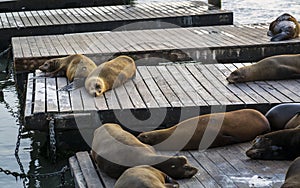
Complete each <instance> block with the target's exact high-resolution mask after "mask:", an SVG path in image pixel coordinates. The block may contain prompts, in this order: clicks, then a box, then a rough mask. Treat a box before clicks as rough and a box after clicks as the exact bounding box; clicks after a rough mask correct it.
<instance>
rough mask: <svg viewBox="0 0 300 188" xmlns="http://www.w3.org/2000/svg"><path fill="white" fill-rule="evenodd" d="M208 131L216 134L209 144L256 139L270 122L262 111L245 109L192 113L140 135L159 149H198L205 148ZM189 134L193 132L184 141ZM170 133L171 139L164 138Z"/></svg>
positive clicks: (226, 143)
mask: <svg viewBox="0 0 300 188" xmlns="http://www.w3.org/2000/svg"><path fill="white" fill-rule="evenodd" d="M218 127H220V128H218ZM206 129H207V130H206ZM205 131H207V133H208V135H216V137H214V136H210V137H211V138H210V139H211V140H210V141H211V143H210V144H211V145H208V146H209V147H218V146H225V145H229V144H234V143H239V142H246V141H250V140H253V139H254V138H255V137H256V136H257V135H260V134H262V133H266V132H268V131H270V126H269V122H268V120H267V119H266V118H265V116H264V115H263V114H261V113H260V112H259V111H256V110H252V109H243V110H237V111H232V112H225V113H214V114H207V115H201V116H197V117H193V118H190V119H187V120H185V121H182V122H180V123H178V124H177V125H175V126H173V127H170V128H167V129H161V130H154V131H149V132H144V133H141V134H140V135H138V137H137V138H138V139H139V140H140V141H142V142H143V143H145V144H149V145H152V146H154V148H156V149H159V150H198V149H206V148H202V147H203V146H200V142H201V141H202V139H203V136H204V132H205ZM186 135H191V136H190V137H189V139H188V140H187V142H186V143H182V142H183V140H186V139H185V136H186ZM170 136H172V142H164V141H165V140H166V139H169V137H170ZM170 138H171V137H170ZM208 146H207V147H208ZM180 147H181V148H180Z"/></svg>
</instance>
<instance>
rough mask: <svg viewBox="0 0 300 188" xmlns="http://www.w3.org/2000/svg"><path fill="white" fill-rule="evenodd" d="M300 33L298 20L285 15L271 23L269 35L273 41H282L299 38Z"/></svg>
mask: <svg viewBox="0 0 300 188" xmlns="http://www.w3.org/2000/svg"><path fill="white" fill-rule="evenodd" d="M299 31H300V29H299V23H298V21H297V20H296V18H294V17H293V16H291V15H290V14H287V13H285V14H282V15H281V16H279V17H278V18H277V19H276V20H274V21H273V22H271V24H270V26H269V31H268V33H267V35H268V36H271V37H272V38H271V41H281V40H288V39H293V38H296V37H298V36H299Z"/></svg>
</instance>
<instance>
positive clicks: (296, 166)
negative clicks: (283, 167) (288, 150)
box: [281, 157, 300, 188]
mask: <svg viewBox="0 0 300 188" xmlns="http://www.w3.org/2000/svg"><path fill="white" fill-rule="evenodd" d="M296 187H300V157H298V158H296V159H295V160H294V161H293V162H292V164H291V165H290V167H289V169H288V171H287V172H286V175H285V181H284V183H283V185H282V186H281V188H296Z"/></svg>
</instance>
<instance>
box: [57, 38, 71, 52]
mask: <svg viewBox="0 0 300 188" xmlns="http://www.w3.org/2000/svg"><path fill="white" fill-rule="evenodd" d="M56 37H57V39H58V40H59V42H60V44H61V45H62V46H63V47H64V49H65V52H66V53H67V54H76V52H75V50H74V49H73V48H72V46H71V45H70V44H69V42H68V41H67V40H66V39H65V37H64V36H63V35H56Z"/></svg>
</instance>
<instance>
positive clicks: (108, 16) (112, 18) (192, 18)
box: [0, 1, 233, 49]
mask: <svg viewBox="0 0 300 188" xmlns="http://www.w3.org/2000/svg"><path fill="white" fill-rule="evenodd" d="M232 23H233V14H232V12H231V11H225V10H220V9H216V8H213V6H211V5H208V4H206V3H204V2H201V1H188V2H174V3H171V2H167V3H145V4H133V5H119V6H99V7H83V8H67V9H52V10H37V11H36V10H33V11H20V12H5V13H0V35H1V40H0V44H1V45H0V49H5V48H7V46H8V44H10V40H11V37H16V36H33V35H49V34H65V33H76V32H92V31H107V30H131V29H147V28H148V29H149V28H151V29H154V28H167V27H190V26H205V25H220V24H232Z"/></svg>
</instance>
